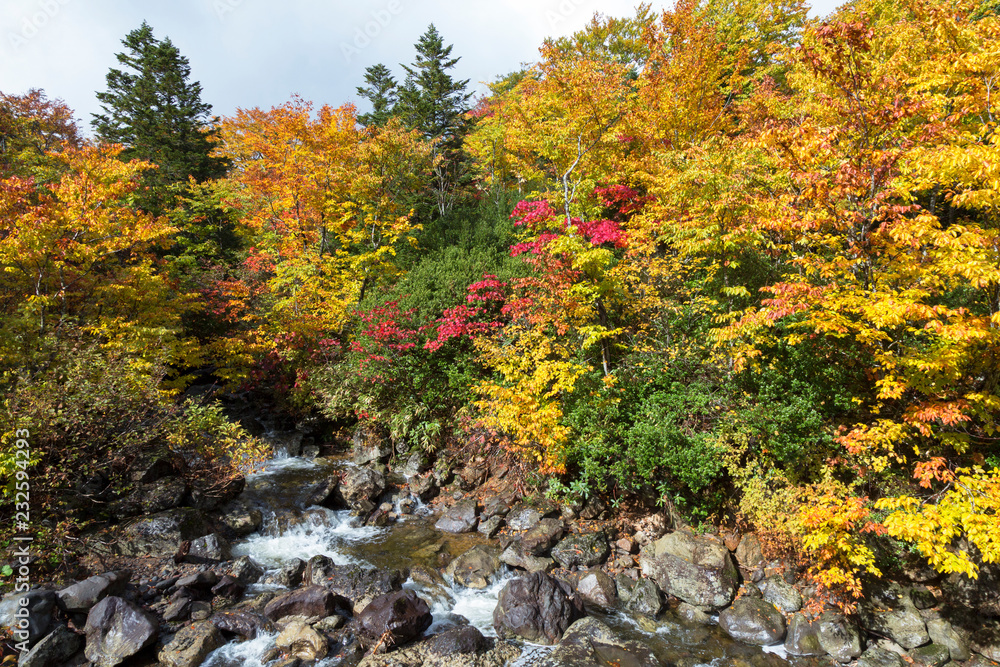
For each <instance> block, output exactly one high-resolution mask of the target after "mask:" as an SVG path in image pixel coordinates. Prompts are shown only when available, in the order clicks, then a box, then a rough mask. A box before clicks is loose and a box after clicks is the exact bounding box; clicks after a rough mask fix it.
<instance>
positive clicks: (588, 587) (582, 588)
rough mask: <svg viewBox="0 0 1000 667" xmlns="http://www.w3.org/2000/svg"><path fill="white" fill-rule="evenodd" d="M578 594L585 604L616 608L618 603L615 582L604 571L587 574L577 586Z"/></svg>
mask: <svg viewBox="0 0 1000 667" xmlns="http://www.w3.org/2000/svg"><path fill="white" fill-rule="evenodd" d="M576 592H577V593H579V594H580V597H581V598H583V600H584V601H585V602H589V603H590V604H594V605H597V606H598V607H614V606H615V603H616V602H617V601H618V589H617V587H616V586H615V582H614V581H613V580H612V579H611V577H609V576H608V575H607V574H605V572H604V571H603V570H594V571H593V572H587V573H585V574H584V575H583V576H582V577H580V581H578V582H577V584H576Z"/></svg>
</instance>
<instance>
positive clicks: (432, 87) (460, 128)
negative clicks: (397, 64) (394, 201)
mask: <svg viewBox="0 0 1000 667" xmlns="http://www.w3.org/2000/svg"><path fill="white" fill-rule="evenodd" d="M414 47H415V48H416V50H417V56H416V59H415V60H414V62H413V63H412V65H411V66H409V67H408V66H406V65H403V69H404V70H406V80H405V81H404V83H403V86H402V88H401V89H400V91H399V102H398V104H397V105H396V108H397V109H398V111H399V115H400V116H401V117H402V119H403V122H404V123H405V124H406V125H408V126H409V127H412V128H415V129H417V130H419V131H420V132H421V133H422V134H423V135H424V136H425V137H426V138H427V139H429V140H432V141H434V142H435V153H436V154H437V155H438V156H440V160H439V161H438V163H437V167H436V168H435V173H434V183H433V185H432V188H431V189H432V190H433V192H434V197H435V205H436V208H437V210H438V213H439V215H445V214H446V213H448V212H449V211H450V210H451V209H452V207H453V206H454V204H455V200H456V199H457V197H458V194H459V185H460V183H461V181H462V180H463V179H464V178H465V177H466V175H467V171H468V170H467V168H466V164H467V159H466V156H465V154H464V151H463V150H462V146H463V143H464V140H465V135H466V133H467V132H468V124H467V122H466V118H465V114H466V112H468V111H469V99H470V98H471V97H472V94H471V93H467V92H465V88H466V86H467V85H468V83H469V80H468V79H464V80H461V81H455V80H454V79H452V77H451V75H450V74H449V73H448V70H450V69H451V68H453V67H454V66H455V65H456V64H457V63H458V61H459V60H460V58H452V57H451V49H452V45H450V44H449V45H448V46H445V45H444V40H443V39H442V37H441V34H440V33H438V31H437V28H435V27H434V24H433V23H432V24H431V25H430V26H429V27H428V28H427V31H426V32H425V33H424V34H423V35H421V36H420V39H419V40H418V41H417V43H416V44H415V45H414Z"/></svg>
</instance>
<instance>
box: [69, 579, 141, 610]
mask: <svg viewBox="0 0 1000 667" xmlns="http://www.w3.org/2000/svg"><path fill="white" fill-rule="evenodd" d="M131 577H132V573H131V572H129V571H128V570H119V571H116V572H106V573H105V574H98V575H94V576H93V577H90V578H89V579H85V580H83V581H81V582H79V583H76V584H73V585H72V586H67V587H66V588H64V589H62V590H61V591H59V592H58V593H56V597H57V598H59V608H60V609H62V610H63V611H65V612H66V613H68V614H85V613H87V612H88V611H90V608H91V607H93V606H94V605H95V604H97V603H98V602H100V601H101V600H103V599H104V598H106V597H107V596H109V595H121V594H122V591H124V590H125V585H126V584H128V580H129V579H130V578H131Z"/></svg>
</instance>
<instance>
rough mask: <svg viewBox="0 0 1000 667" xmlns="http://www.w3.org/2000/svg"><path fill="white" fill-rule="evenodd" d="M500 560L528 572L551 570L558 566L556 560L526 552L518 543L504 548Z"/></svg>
mask: <svg viewBox="0 0 1000 667" xmlns="http://www.w3.org/2000/svg"><path fill="white" fill-rule="evenodd" d="M500 561H501V562H502V563H505V564H507V565H510V566H511V567H516V568H519V569H522V570H527V571H528V572H551V571H552V570H554V569H555V567H556V562H555V561H554V560H552V559H551V558H542V557H539V556H532V555H531V554H526V553H524V552H523V551H521V548H520V545H518V544H516V543H515V544H511V545H510V546H509V547H507V548H506V549H504V550H503V553H501V554H500Z"/></svg>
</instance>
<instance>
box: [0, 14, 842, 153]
mask: <svg viewBox="0 0 1000 667" xmlns="http://www.w3.org/2000/svg"><path fill="white" fill-rule="evenodd" d="M636 4H637V2H636V1H635V0H492V1H491V2H483V1H482V0H478V1H477V0H464V1H463V0H354V1H351V2H345V1H343V0H337V1H333V2H330V1H327V2H321V1H320V0H280V2H274V1H270V2H268V1H266V0H143V1H141V2H140V1H138V0H3V2H2V3H0V91H2V92H5V93H24V92H26V91H27V90H28V89H30V88H41V89H43V90H44V91H45V92H46V93H47V94H48V96H49V97H50V98H61V99H63V100H64V101H65V102H66V103H67V104H69V106H70V107H71V108H73V109H74V110H75V111H76V117H77V118H78V119H79V120H81V121H82V122H81V125H82V126H83V129H84V130H85V131H87V133H88V134H89V123H90V118H91V114H92V113H95V112H99V111H100V107H99V105H98V103H97V100H96V98H95V96H94V94H95V92H96V91H102V90H104V89H105V75H106V74H107V72H108V69H109V68H111V67H115V66H116V65H117V63H116V61H115V54H116V53H118V52H120V51H122V50H123V47H122V45H121V39H122V38H123V37H124V36H125V35H126V34H127V33H128V32H129V31H131V30H133V29H135V28H137V27H139V25H140V24H141V23H142V21H143V20H146V21H148V22H149V24H150V25H151V26H152V27H153V33H154V35H155V36H156V37H157V38H160V39H162V38H164V37H169V38H170V39H171V40H172V41H173V43H174V44H175V45H176V46H177V47H178V48H179V49H180V52H181V54H183V55H184V56H186V57H187V58H188V60H189V61H190V63H191V70H192V73H191V78H192V79H193V80H196V81H200V82H201V85H202V100H203V101H205V102H208V103H209V104H211V105H213V107H214V113H215V114H218V115H228V114H231V113H233V112H234V111H235V110H236V109H237V108H240V107H242V108H249V107H255V106H260V107H264V108H267V107H271V106H274V105H278V104H281V103H283V102H285V101H287V100H288V99H289V97H290V96H291V95H292V94H298V95H301V96H302V97H303V98H305V99H307V100H313V101H315V102H317V103H331V104H334V105H340V104H342V103H344V102H354V103H356V104H357V103H358V102H359V99H358V96H357V93H356V92H355V88H356V87H357V86H358V85H360V84H361V83H362V79H363V77H364V69H365V67H367V66H369V65H373V64H375V63H380V62H381V63H385V64H386V65H387V66H388V67H389V68H390V69H391V70H392V71H393V73H394V74H395V75H396V77H397V78H401V75H402V68H400V67H399V63H409V62H411V61H412V59H413V54H414V50H413V44H414V43H415V42H416V41H417V39H418V38H419V36H420V35H421V34H422V33H423V32H424V31H425V30H426V28H427V26H428V24H430V23H434V24H435V25H436V26H437V29H438V31H439V32H440V33H441V34H442V36H443V37H444V40H445V43H446V44H453V45H454V50H453V51H452V55H453V56H460V57H461V60H460V61H459V63H458V65H457V66H456V67H455V69H454V70H453V76H455V77H456V78H463V79H470V81H471V83H470V87H474V90H476V91H481V90H483V87H482V85H481V83H480V82H483V81H491V80H493V79H494V78H495V77H496V76H498V75H501V74H505V73H507V72H510V71H513V70H515V69H517V68H518V67H519V66H520V64H521V63H523V62H533V61H535V60H536V59H537V55H538V47H539V45H540V44H541V43H542V40H543V39H544V38H545V37H547V36H560V35H567V34H570V33H572V32H574V31H576V30H578V29H580V28H581V27H583V25H584V24H586V23H587V21H589V19H590V18H591V17H592V16H593V14H594V13H595V12H600V13H602V14H605V15H608V16H628V15H631V14H632V13H633V11H634V8H635V5H636ZM652 4H653V6H654V8H656V9H660V8H662V7H663V6H664V2H662V1H658V2H657V1H654V2H653V3H652ZM837 4H839V2H838V0H814V2H813V3H812V5H813V11H812V14H813V15H814V16H824V15H826V14H828V13H830V12H831V11H833V9H834V8H835V7H836V6H837ZM366 31H367V33H368V35H365V32H366ZM369 35H370V36H369Z"/></svg>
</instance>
